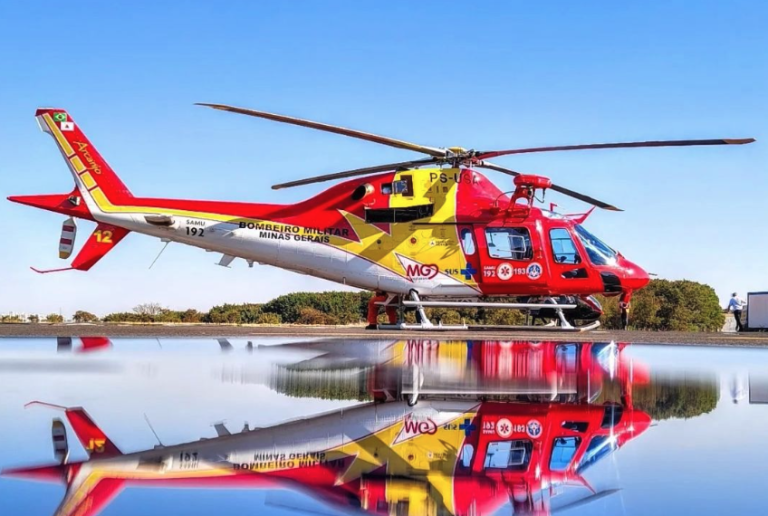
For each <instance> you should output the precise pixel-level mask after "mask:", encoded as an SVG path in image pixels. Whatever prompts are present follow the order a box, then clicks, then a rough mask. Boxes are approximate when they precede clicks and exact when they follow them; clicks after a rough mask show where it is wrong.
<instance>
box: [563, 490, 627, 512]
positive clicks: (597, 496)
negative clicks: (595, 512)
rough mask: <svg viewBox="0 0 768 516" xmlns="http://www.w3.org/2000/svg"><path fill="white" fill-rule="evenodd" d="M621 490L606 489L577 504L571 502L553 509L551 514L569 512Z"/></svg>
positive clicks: (577, 501) (576, 502) (578, 501)
mask: <svg viewBox="0 0 768 516" xmlns="http://www.w3.org/2000/svg"><path fill="white" fill-rule="evenodd" d="M619 491H621V489H606V490H605V491H600V492H599V493H596V494H593V495H591V496H587V497H586V498H582V499H581V500H576V501H575V502H571V503H569V504H566V505H563V506H561V507H557V508H555V509H552V511H551V512H550V514H558V513H560V512H561V511H567V510H570V509H575V508H577V507H581V506H583V505H586V504H588V503H592V502H596V501H597V500H601V499H603V498H607V497H609V496H611V495H612V494H616V493H618V492H619Z"/></svg>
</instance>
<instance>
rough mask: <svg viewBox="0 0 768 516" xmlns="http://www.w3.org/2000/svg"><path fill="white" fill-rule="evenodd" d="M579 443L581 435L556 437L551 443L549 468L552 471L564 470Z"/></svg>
mask: <svg viewBox="0 0 768 516" xmlns="http://www.w3.org/2000/svg"><path fill="white" fill-rule="evenodd" d="M580 444H581V437H556V438H555V442H554V443H552V458H550V460H549V469H551V470H552V471H565V470H566V469H568V464H570V463H571V459H573V456H574V455H576V450H578V449H579V445H580Z"/></svg>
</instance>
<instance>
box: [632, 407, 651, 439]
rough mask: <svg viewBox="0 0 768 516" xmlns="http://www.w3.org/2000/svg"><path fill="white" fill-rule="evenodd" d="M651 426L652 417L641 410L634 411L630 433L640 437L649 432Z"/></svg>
mask: <svg viewBox="0 0 768 516" xmlns="http://www.w3.org/2000/svg"><path fill="white" fill-rule="evenodd" d="M650 426H651V416H649V415H648V414H646V413H645V412H643V411H641V410H637V409H635V410H633V411H632V419H631V422H630V427H629V428H630V431H631V432H632V433H633V434H634V435H635V436H638V435H640V434H642V433H643V432H645V431H646V430H648V427H650Z"/></svg>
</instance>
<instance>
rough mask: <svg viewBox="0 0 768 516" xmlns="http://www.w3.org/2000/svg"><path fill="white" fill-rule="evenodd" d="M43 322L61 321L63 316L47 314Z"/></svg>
mask: <svg viewBox="0 0 768 516" xmlns="http://www.w3.org/2000/svg"><path fill="white" fill-rule="evenodd" d="M45 322H49V323H63V322H64V317H62V316H61V315H59V314H48V315H46V316H45Z"/></svg>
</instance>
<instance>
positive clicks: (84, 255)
mask: <svg viewBox="0 0 768 516" xmlns="http://www.w3.org/2000/svg"><path fill="white" fill-rule="evenodd" d="M128 233H130V231H129V230H127V229H125V228H121V227H118V226H112V225H111V224H104V223H100V224H99V225H98V226H96V229H95V230H94V232H93V233H91V236H90V237H88V240H86V241H85V245H84V246H83V248H82V249H81V250H80V252H79V253H78V255H77V256H76V257H75V260H74V261H73V262H72V266H70V267H65V268H62V269H48V270H41V269H36V268H35V267H31V269H32V270H33V271H35V272H37V273H38V274H49V273H51V272H62V271H71V270H78V271H87V270H89V269H90V268H91V267H93V266H94V265H96V263H97V262H98V261H99V260H101V259H102V258H104V256H106V254H107V253H108V252H110V251H111V250H112V249H114V247H115V246H116V245H117V244H118V243H119V242H120V241H121V240H122V239H123V238H125V235H127V234H128Z"/></svg>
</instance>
